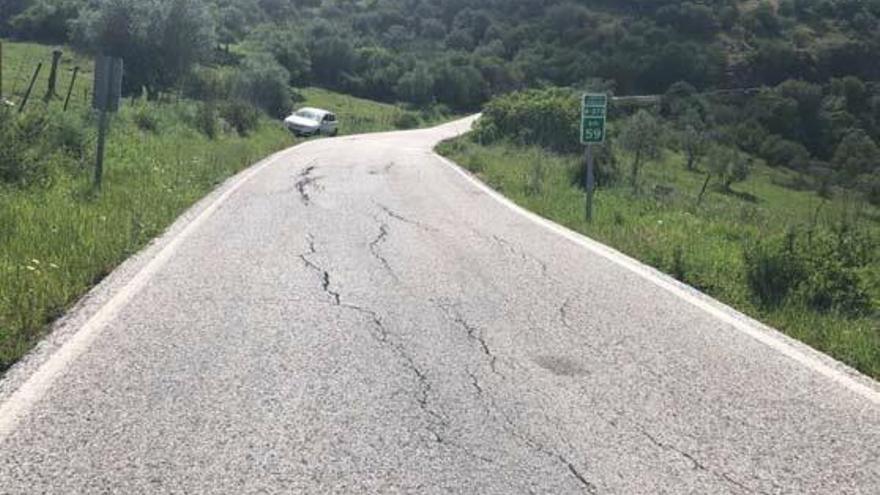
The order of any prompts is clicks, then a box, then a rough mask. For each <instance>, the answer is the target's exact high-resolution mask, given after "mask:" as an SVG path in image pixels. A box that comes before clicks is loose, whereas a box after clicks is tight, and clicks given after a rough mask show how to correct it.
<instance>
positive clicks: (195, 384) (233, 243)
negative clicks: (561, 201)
mask: <svg viewBox="0 0 880 495" xmlns="http://www.w3.org/2000/svg"><path fill="white" fill-rule="evenodd" d="M469 125H470V120H465V121H460V122H456V123H452V124H448V125H446V126H441V127H438V128H435V129H430V130H420V131H410V132H400V133H387V134H376V135H366V136H356V137H343V138H336V139H326V140H316V141H312V142H309V143H307V144H305V145H302V146H299V147H296V148H293V149H291V150H287V151H285V152H282V153H280V154H278V155H276V156H275V157H273V158H272V159H270V160H267V161H265V162H264V163H262V164H261V165H258V166H257V167H255V168H253V169H251V170H249V171H247V172H245V173H244V174H243V175H241V176H239V177H238V178H236V179H234V180H233V181H231V182H230V183H228V184H227V185H225V186H224V188H223V189H222V190H221V191H218V192H217V193H215V194H214V195H213V196H212V197H211V198H209V199H208V200H206V203H203V204H202V205H201V206H199V207H197V208H196V209H195V210H194V211H193V212H191V213H190V214H189V215H188V216H187V217H186V218H184V219H182V220H181V221H180V222H178V224H177V225H176V226H175V227H174V228H172V230H171V231H170V232H169V234H168V235H166V236H165V237H164V238H163V239H162V240H160V241H159V242H158V243H157V244H156V245H155V246H153V247H152V248H150V249H149V250H148V251H147V252H145V253H144V254H143V255H142V256H141V257H140V258H138V259H137V260H136V261H134V262H132V263H133V264H129V266H128V267H123V269H121V270H120V272H119V273H118V274H116V275H115V276H114V277H111V280H110V281H108V282H107V283H106V284H104V286H103V287H101V288H99V289H98V290H97V291H96V294H95V295H93V297H92V298H91V300H92V303H91V304H84V305H83V306H82V307H81V308H79V309H78V310H77V311H75V312H74V314H73V315H71V316H70V317H69V318H68V320H67V322H68V325H67V326H68V327H70V328H69V330H67V331H64V332H61V333H60V334H59V336H56V337H55V338H54V340H55V341H56V342H54V343H53V342H51V341H49V342H47V343H46V344H45V345H44V349H43V351H42V352H37V353H36V354H35V355H33V356H31V357H30V358H28V359H27V360H25V361H24V362H23V363H22V364H21V365H20V366H18V367H17V368H16V369H14V370H12V372H11V373H10V374H9V375H8V376H7V378H6V379H5V380H4V383H0V493H4V494H5V493H9V494H31V493H57V494H75V493H124V494H133V493H199V494H201V493H475V494H514V493H547V494H563V493H590V494H605V493H616V494H655V493H670V494H671V493H695V494H728V493H729V494H752V493H762V494H788V493H790V494H806V493H817V494H819V493H821V494H826V493H827V494H856V493H864V494H876V493H880V461H878V459H880V404H878V402H877V400H876V397H878V392H877V390H878V388H877V384H876V383H874V382H872V381H870V380H867V379H865V378H864V377H859V376H852V377H851V376H850V374H849V372H848V371H847V370H846V369H844V368H843V367H841V366H838V365H836V364H835V363H833V362H832V361H831V360H829V359H827V358H824V357H821V356H817V355H816V354H815V353H812V352H811V351H809V350H805V349H803V347H802V346H799V345H797V344H792V343H790V342H788V341H787V340H786V339H784V338H782V337H780V336H778V335H777V334H775V333H773V332H772V331H768V330H766V329H760V328H758V329H755V328H754V326H753V325H752V324H751V323H749V322H748V320H746V319H744V318H741V317H740V316H738V315H736V314H734V313H732V312H730V311H729V310H726V309H724V308H722V307H721V306H720V305H718V304H717V303H712V302H706V299H705V298H701V296H698V295H688V294H687V291H686V289H683V288H681V287H679V286H676V285H675V284H674V282H670V281H669V280H668V279H664V278H662V277H658V276H657V275H654V274H653V273H652V272H651V271H650V270H648V269H644V268H642V269H639V268H638V267H636V268H633V267H632V266H629V267H628V266H627V262H625V261H624V262H620V261H619V260H616V259H615V256H619V255H615V254H614V253H611V254H602V252H601V248H595V249H588V246H586V245H585V243H587V242H588V241H586V240H583V241H582V242H581V241H577V239H575V240H572V239H574V238H576V237H577V236H574V235H572V234H569V235H567V236H566V235H565V234H563V235H560V233H559V232H558V230H559V229H558V227H556V228H553V227H547V226H546V225H541V224H540V223H539V222H537V221H536V220H535V219H533V218H530V217H529V216H528V215H524V214H522V213H520V212H517V211H515V209H513V208H511V207H509V205H505V204H504V203H503V202H501V201H499V200H498V199H497V198H496V197H494V196H493V195H492V194H491V193H489V192H488V191H486V190H485V189H484V188H482V187H480V186H479V185H477V184H475V183H474V182H473V181H472V180H469V179H468V178H467V177H466V176H465V175H464V174H462V173H461V172H460V171H458V170H456V169H455V168H454V167H452V166H450V165H449V164H448V163H445V162H444V161H443V160H442V159H440V158H439V157H437V156H436V155H434V154H433V153H432V151H431V150H432V148H433V146H434V145H435V144H436V143H438V142H439V141H440V140H442V139H445V138H448V137H452V136H454V135H457V134H459V133H461V132H463V131H464V130H466V129H467V128H468V127H469ZM670 287H671V288H670ZM96 301H97V302H96ZM713 308H714V309H713ZM718 308H721V309H718ZM719 315H720V316H719ZM724 315H731V316H729V317H724ZM750 328H751V329H752V330H749V329H750Z"/></svg>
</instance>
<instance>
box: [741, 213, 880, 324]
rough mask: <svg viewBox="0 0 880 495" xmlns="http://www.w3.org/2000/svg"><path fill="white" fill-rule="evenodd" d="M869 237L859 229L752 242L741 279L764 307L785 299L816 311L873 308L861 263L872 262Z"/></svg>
mask: <svg viewBox="0 0 880 495" xmlns="http://www.w3.org/2000/svg"><path fill="white" fill-rule="evenodd" d="M874 242H875V240H874V239H872V238H871V236H870V235H868V234H865V233H863V232H860V231H854V230H849V229H840V230H838V231H836V232H832V231H828V230H822V231H818V232H813V233H812V234H811V235H810V236H803V235H800V236H799V235H798V234H797V233H796V232H794V231H791V232H790V233H789V234H787V235H786V236H785V237H784V238H776V239H769V240H764V241H759V242H756V243H754V244H752V245H750V246H747V248H746V249H745V251H744V254H745V256H744V259H745V266H746V280H747V282H748V285H749V288H750V290H751V291H752V294H753V295H754V296H755V298H756V299H757V301H758V302H759V303H760V304H762V305H764V306H777V305H779V304H781V303H783V302H784V301H786V300H788V299H791V300H793V301H795V302H797V303H799V304H802V305H803V306H805V307H807V308H809V309H812V310H813V311H817V312H820V313H827V312H838V313H841V314H844V315H847V316H861V315H864V314H866V313H869V312H870V311H871V310H872V309H873V305H874V302H873V301H872V300H871V297H870V295H869V291H868V287H867V281H866V277H864V276H863V273H865V270H866V267H868V266H871V265H872V264H873V263H875V262H876V259H875V258H876V256H877V255H876V253H875V252H874V251H875V250H874V249H873V248H872V246H874Z"/></svg>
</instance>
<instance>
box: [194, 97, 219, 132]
mask: <svg viewBox="0 0 880 495" xmlns="http://www.w3.org/2000/svg"><path fill="white" fill-rule="evenodd" d="M217 118H218V115H217V106H216V105H215V104H214V103H199V105H198V107H197V108H196V114H195V121H194V122H193V124H194V126H195V128H196V129H198V131H199V132H201V133H202V134H204V135H205V136H208V137H209V138H211V139H214V138H216V137H217V135H218V134H219V133H220V125H219V123H218V122H217Z"/></svg>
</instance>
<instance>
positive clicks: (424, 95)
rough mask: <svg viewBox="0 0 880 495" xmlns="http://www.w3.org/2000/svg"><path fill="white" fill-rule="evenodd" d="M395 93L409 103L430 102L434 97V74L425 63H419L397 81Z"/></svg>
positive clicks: (422, 103) (420, 103)
mask: <svg viewBox="0 0 880 495" xmlns="http://www.w3.org/2000/svg"><path fill="white" fill-rule="evenodd" d="M395 93H396V94H397V97H398V98H400V99H401V100H403V101H406V102H409V103H414V104H416V105H424V104H427V103H430V102H431V99H432V98H433V97H434V76H432V75H431V71H429V70H428V68H427V67H425V66H424V65H421V64H420V65H417V66H416V67H415V68H414V69H413V70H411V71H409V72H407V73H406V74H404V75H403V76H401V78H400V80H398V81H397V85H396V86H395Z"/></svg>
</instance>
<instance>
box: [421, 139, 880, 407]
mask: <svg viewBox="0 0 880 495" xmlns="http://www.w3.org/2000/svg"><path fill="white" fill-rule="evenodd" d="M433 154H434V156H435V157H436V158H438V159H439V160H440V161H441V162H442V163H444V164H446V165H447V166H449V167H450V168H452V170H454V171H455V172H456V173H458V174H459V175H461V176H462V177H464V178H465V179H466V180H467V181H468V182H470V183H471V184H472V185H474V186H475V187H477V188H478V189H480V190H482V191H483V192H485V193H486V194H488V195H489V196H490V197H492V198H493V199H495V200H496V201H498V202H499V203H501V204H502V205H504V206H506V207H507V208H509V209H510V210H512V211H513V212H515V213H518V214H520V215H522V216H524V217H526V218H528V219H529V220H531V221H533V222H535V223H537V224H538V225H540V226H542V227H544V228H545V229H547V230H549V231H551V232H553V233H555V234H557V235H559V236H561V237H563V238H565V239H567V240H569V241H571V242H573V243H575V244H577V245H579V246H581V247H583V248H586V249H587V250H589V251H591V252H593V253H595V254H597V255H599V256H601V257H603V258H605V259H606V260H608V261H611V262H612V263H614V264H616V265H618V266H620V267H622V268H624V269H627V270H629V271H631V272H633V273H635V274H636V275H638V276H640V277H642V278H644V279H646V280H648V281H649V282H651V283H653V284H654V285H656V286H658V287H660V288H662V289H664V290H666V291H668V292H670V293H672V294H673V295H675V296H676V297H679V298H680V299H683V300H684V301H686V302H688V303H690V304H692V305H694V306H696V307H697V308H699V309H701V310H703V311H705V312H706V313H709V314H710V315H712V316H714V317H715V318H717V319H719V320H721V321H722V322H724V323H726V324H728V325H730V326H732V327H734V328H736V329H737V330H739V331H741V332H743V333H745V334H747V335H748V336H750V337H752V338H753V339H755V340H757V341H759V342H761V343H763V344H765V345H767V346H769V347H770V348H772V349H774V350H776V351H777V352H780V353H782V354H783V355H785V356H786V357H788V358H790V359H793V360H794V361H796V362H798V363H800V364H801V365H803V366H805V367H807V368H809V369H810V370H812V371H815V372H816V373H819V374H820V375H822V376H824V377H826V378H828V379H830V380H832V381H834V382H836V383H838V384H839V385H841V386H843V387H845V388H847V389H848V390H850V391H851V392H853V393H855V394H857V395H859V396H862V397H863V398H865V399H867V400H868V401H869V402H871V403H873V404H874V405H880V391H878V390H877V389H875V388H872V387H870V386H868V385H866V384H864V383H861V382H859V381H858V380H856V379H855V378H854V377H852V376H850V375H849V374H848V373H846V372H844V371H841V370H838V369H835V368H834V367H832V366H829V365H828V364H826V363H824V362H822V361H821V360H820V359H819V358H817V357H815V356H810V355H809V354H807V353H805V352H804V351H803V350H801V349H798V348H796V347H795V346H794V345H793V344H792V343H791V342H787V341H786V339H789V337H787V336H785V335H784V334H782V333H781V332H779V331H778V330H775V329H773V328H770V327H767V326H765V325H763V324H761V323H759V322H757V321H754V322H753V320H752V319H751V318H749V317H748V316H746V315H743V314H742V313H740V312H739V311H736V310H735V309H733V308H730V307H728V306H726V305H724V304H723V303H721V302H718V301H715V300H714V299H711V298H709V296H703V297H698V296H696V295H694V294H691V293H690V292H688V291H687V290H686V289H685V288H683V287H682V286H680V285H678V282H673V281H671V280H668V279H666V278H664V276H661V275H660V274H658V273H657V272H656V270H654V269H653V268H650V267H648V266H647V265H645V264H643V263H641V262H640V261H637V260H635V259H633V258H631V257H629V256H627V255H625V254H623V253H621V252H619V251H617V250H615V249H612V248H610V247H608V246H606V245H604V244H602V243H599V242H597V241H595V240H593V239H590V238H589V237H587V236H585V235H582V234H579V233H577V232H574V231H573V230H570V229H568V228H566V227H563V226H562V225H559V224H558V223H556V222H553V221H551V220H548V219H546V218H544V217H542V216H540V215H537V214H535V213H533V212H531V211H528V210H526V209H525V208H523V207H521V206H519V205H518V204H516V203H514V202H513V201H511V200H510V199H508V198H507V197H505V196H503V195H502V194H500V193H499V192H498V191H495V190H494V189H492V188H491V187H489V186H487V185H486V184H484V183H483V182H482V181H480V180H479V179H477V178H476V177H474V176H473V175H472V174H470V173H469V172H467V171H465V170H464V169H463V168H461V167H460V166H459V165H458V164H456V163H455V162H453V161H451V160H449V159H447V158H446V157H443V156H441V155H439V154H437V153H436V152H434V153H433ZM704 297H705V299H704ZM735 315H736V316H735ZM761 327H763V329H762V328H761ZM811 350H812V349H811ZM814 352H817V353H818V351H814ZM828 359H832V358H830V357H828ZM840 365H841V366H844V365H843V364H842V363H840ZM854 373H855V372H854ZM865 380H866V381H870V380H871V379H870V378H869V377H865Z"/></svg>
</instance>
